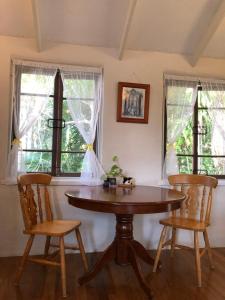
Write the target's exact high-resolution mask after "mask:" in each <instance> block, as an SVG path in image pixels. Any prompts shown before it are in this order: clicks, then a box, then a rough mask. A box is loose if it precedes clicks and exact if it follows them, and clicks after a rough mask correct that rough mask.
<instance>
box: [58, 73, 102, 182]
mask: <svg viewBox="0 0 225 300" xmlns="http://www.w3.org/2000/svg"><path fill="white" fill-rule="evenodd" d="M61 74H62V78H63V86H64V96H65V97H66V99H67V104H68V108H69V111H70V113H71V116H72V119H73V122H74V125H75V126H76V127H77V128H78V130H79V132H80V134H81V135H82V137H83V139H84V141H85V143H86V153H85V156H84V159H83V163H82V169H81V178H80V180H81V183H82V184H85V185H100V184H101V183H102V176H103V175H104V171H103V168H102V166H101V164H100V162H99V160H98V158H97V157H96V155H95V152H94V150H93V144H94V141H95V136H96V128H97V122H98V119H99V114H100V108H101V101H102V74H101V71H100V70H99V72H95V71H91V70H87V71H86V70H84V71H82V70H77V71H75V70H74V71H71V72H68V71H65V70H61Z"/></svg>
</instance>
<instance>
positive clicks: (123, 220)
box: [79, 214, 154, 299]
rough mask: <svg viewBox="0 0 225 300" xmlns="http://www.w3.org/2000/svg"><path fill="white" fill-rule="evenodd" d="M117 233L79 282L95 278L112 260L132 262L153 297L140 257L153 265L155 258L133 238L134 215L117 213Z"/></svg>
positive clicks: (139, 277) (118, 262)
mask: <svg viewBox="0 0 225 300" xmlns="http://www.w3.org/2000/svg"><path fill="white" fill-rule="evenodd" d="M116 221H117V223H116V235H115V238H114V241H113V242H112V244H111V245H110V246H109V247H108V248H107V249H106V250H105V251H104V253H103V255H102V257H101V258H100V259H99V260H98V262H97V263H96V264H95V265H94V267H93V268H92V269H91V270H90V271H89V272H88V273H86V274H85V275H84V276H82V277H81V278H79V283H80V284H84V283H86V282H88V281H89V280H91V279H92V278H94V277H95V276H96V274H97V273H98V272H99V271H100V270H101V269H102V268H103V267H104V266H105V265H106V264H107V263H109V262H110V261H112V260H115V262H116V263H117V264H119V265H127V264H131V266H132V267H133V269H134V272H135V274H136V276H137V278H138V281H139V283H140V285H141V287H142V289H143V290H144V291H145V293H146V294H147V295H148V297H149V299H152V294H151V290H150V287H149V286H148V284H147V283H146V281H145V279H144V276H143V273H142V270H141V266H140V264H139V262H138V257H139V258H141V259H142V260H143V261H144V262H146V263H148V264H150V265H153V264H154V259H153V258H152V257H151V256H150V255H149V254H148V252H147V251H146V249H145V248H144V246H142V244H140V243H139V242H138V241H135V240H134V239H133V215H128V214H126V215H120V214H118V215H116Z"/></svg>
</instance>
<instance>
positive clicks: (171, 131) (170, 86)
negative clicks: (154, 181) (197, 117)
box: [163, 79, 197, 177]
mask: <svg viewBox="0 0 225 300" xmlns="http://www.w3.org/2000/svg"><path fill="white" fill-rule="evenodd" d="M165 87H166V114H167V119H166V121H167V133H166V134H167V147H166V156H165V161H164V165H163V175H164V177H167V176H168V175H172V174H177V173H179V166H178V160H177V156H176V149H175V146H176V145H175V143H176V140H177V139H178V138H179V136H180V135H181V134H182V131H183V130H184V129H185V127H186V126H187V124H188V121H189V120H190V118H191V117H192V115H193V110H194V105H195V101H196V96H197V82H196V81H185V80H176V79H165Z"/></svg>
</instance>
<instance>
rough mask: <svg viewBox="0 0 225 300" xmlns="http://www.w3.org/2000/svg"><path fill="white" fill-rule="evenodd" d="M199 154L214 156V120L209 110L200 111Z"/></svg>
mask: <svg viewBox="0 0 225 300" xmlns="http://www.w3.org/2000/svg"><path fill="white" fill-rule="evenodd" d="M198 124H199V126H198V132H199V134H198V153H199V155H206V154H208V155H212V118H211V117H210V115H209V112H208V110H207V109H204V110H199V111H198Z"/></svg>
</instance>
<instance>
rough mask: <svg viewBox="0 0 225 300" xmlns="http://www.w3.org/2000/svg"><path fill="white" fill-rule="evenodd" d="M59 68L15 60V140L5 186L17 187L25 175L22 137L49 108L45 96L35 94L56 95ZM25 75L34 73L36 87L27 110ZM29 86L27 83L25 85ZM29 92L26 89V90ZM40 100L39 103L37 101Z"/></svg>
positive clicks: (30, 95)
mask: <svg viewBox="0 0 225 300" xmlns="http://www.w3.org/2000/svg"><path fill="white" fill-rule="evenodd" d="M56 71H57V68H53V67H51V68H49V67H48V66H47V65H46V66H45V65H42V64H41V65H38V63H33V64H32V63H31V64H29V63H27V62H25V61H14V62H13V65H12V91H11V95H12V96H11V97H12V125H13V126H12V132H13V134H12V136H14V139H13V140H12V143H11V146H10V150H9V153H8V159H7V166H6V171H5V178H4V180H3V181H2V182H1V183H3V184H15V183H16V181H17V174H18V173H21V172H25V171H26V169H25V166H24V163H23V153H22V152H23V151H22V147H21V144H22V138H23V136H24V135H25V134H26V133H27V132H28V131H29V129H30V128H31V127H32V126H33V125H34V124H35V122H36V121H37V119H38V117H39V115H40V114H41V112H42V111H43V110H44V109H45V104H46V103H47V101H45V99H46V98H45V97H43V96H42V97H39V98H38V99H37V97H36V98H34V97H33V95H32V91H33V93H36V94H38V93H39V94H45V96H46V97H49V95H50V94H51V93H52V92H53V91H52V89H51V87H52V84H50V81H52V80H54V77H55V74H56ZM23 74H32V76H33V80H32V86H31V85H30V82H29V93H24V94H26V97H27V100H28V101H27V103H28V105H27V106H26V111H25V110H24V109H22V108H21V107H20V97H21V93H22V92H23V91H21V77H22V76H23ZM25 85H26V84H25ZM25 92H26V88H25ZM37 100H38V101H37Z"/></svg>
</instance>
